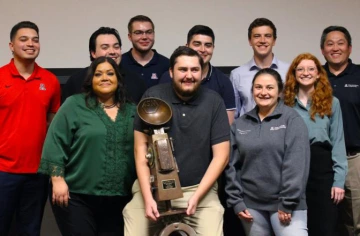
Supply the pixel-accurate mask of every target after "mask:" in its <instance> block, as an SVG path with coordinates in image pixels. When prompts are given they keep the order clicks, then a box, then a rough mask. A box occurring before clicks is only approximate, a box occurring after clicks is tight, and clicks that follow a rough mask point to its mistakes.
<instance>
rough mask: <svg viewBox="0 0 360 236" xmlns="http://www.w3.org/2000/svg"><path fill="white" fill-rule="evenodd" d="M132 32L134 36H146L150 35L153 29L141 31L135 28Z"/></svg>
mask: <svg viewBox="0 0 360 236" xmlns="http://www.w3.org/2000/svg"><path fill="white" fill-rule="evenodd" d="M133 34H135V35H136V36H141V35H144V34H146V35H147V36H151V35H153V34H154V30H146V31H141V30H135V31H134V32H133Z"/></svg>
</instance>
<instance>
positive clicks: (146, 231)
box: [123, 180, 224, 236]
mask: <svg viewBox="0 0 360 236" xmlns="http://www.w3.org/2000/svg"><path fill="white" fill-rule="evenodd" d="M197 187H198V185H195V186H189V187H184V188H182V190H183V194H184V197H183V198H181V199H176V200H173V201H171V203H172V206H173V207H174V208H187V202H188V199H189V198H190V197H191V196H192V195H193V193H194V192H195V190H196V189H197ZM132 193H133V199H132V200H131V201H130V202H129V203H128V204H127V205H126V207H125V208H124V210H123V215H124V221H125V236H153V235H154V234H155V233H156V232H158V231H159V230H161V229H163V228H164V227H165V226H164V225H163V224H162V223H161V222H160V220H159V221H158V222H152V221H150V220H148V219H147V218H146V217H145V210H144V208H145V206H144V201H143V198H142V194H141V191H140V186H139V182H138V181H137V180H136V181H135V183H134V185H133V187H132ZM162 207H163V206H162V205H160V204H159V205H158V208H159V211H161V208H162ZM223 214H224V208H223V207H222V205H221V204H220V201H219V197H218V194H217V185H215V186H213V188H212V189H210V191H209V192H208V193H207V194H206V195H205V196H204V198H203V199H202V200H201V201H200V202H199V204H198V207H197V209H196V212H195V214H194V215H192V216H186V217H184V220H183V222H184V223H185V224H188V225H189V226H191V227H192V228H193V229H194V230H195V231H196V233H197V235H199V236H200V235H201V236H222V235H223Z"/></svg>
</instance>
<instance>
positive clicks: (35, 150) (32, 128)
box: [0, 59, 60, 173]
mask: <svg viewBox="0 0 360 236" xmlns="http://www.w3.org/2000/svg"><path fill="white" fill-rule="evenodd" d="M59 106H60V84H59V82H58V80H57V78H56V76H55V75H53V74H52V73H51V72H49V71H47V70H45V69H43V68H41V67H39V66H38V65H37V64H36V63H35V66H34V71H33V73H32V74H31V76H30V77H29V78H28V79H27V80H25V79H24V78H23V77H22V76H21V75H20V74H19V72H18V70H17V69H16V67H15V64H14V59H12V60H11V62H10V63H9V64H7V65H5V66H3V67H1V68H0V171H3V172H8V173H36V172H37V170H38V167H39V163H40V158H41V151H42V146H43V143H44V139H45V135H46V130H47V114H48V113H56V112H57V110H58V109H59Z"/></svg>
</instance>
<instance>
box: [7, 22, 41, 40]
mask: <svg viewBox="0 0 360 236" xmlns="http://www.w3.org/2000/svg"><path fill="white" fill-rule="evenodd" d="M24 28H27V29H33V30H35V31H36V33H37V34H38V36H39V28H38V27H37V25H36V24H35V23H33V22H31V21H21V22H19V23H17V24H16V25H14V26H13V27H12V29H11V31H10V41H13V39H14V37H15V35H16V33H17V32H18V30H19V29H24Z"/></svg>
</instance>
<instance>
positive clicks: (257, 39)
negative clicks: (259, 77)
mask: <svg viewBox="0 0 360 236" xmlns="http://www.w3.org/2000/svg"><path fill="white" fill-rule="evenodd" d="M275 41H276V40H275V38H274V34H273V30H272V29H271V28H270V26H259V27H255V28H253V29H252V31H251V37H250V39H249V44H250V46H251V47H252V48H253V50H254V56H255V57H259V58H265V57H267V56H270V55H272V48H273V46H275Z"/></svg>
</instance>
